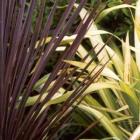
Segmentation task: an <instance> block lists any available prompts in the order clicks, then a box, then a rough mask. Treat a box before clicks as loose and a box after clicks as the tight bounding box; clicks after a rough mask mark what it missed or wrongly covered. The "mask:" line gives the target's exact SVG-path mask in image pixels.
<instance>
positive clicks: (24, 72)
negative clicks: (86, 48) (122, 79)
mask: <svg viewBox="0 0 140 140" xmlns="http://www.w3.org/2000/svg"><path fill="white" fill-rule="evenodd" d="M75 2H76V0H69V2H68V5H67V7H66V8H65V11H64V13H63V14H62V16H61V17H60V19H59V22H58V24H57V26H56V27H55V29H54V30H53V33H51V27H52V23H53V17H54V15H55V13H56V10H57V4H58V1H54V4H53V6H52V8H51V10H50V12H49V13H48V16H47V19H46V18H45V19H46V21H44V12H45V9H46V0H40V1H37V0H28V1H27V0H1V2H0V140H42V139H48V140H51V139H54V135H55V134H56V133H57V132H58V130H59V129H60V128H61V127H62V125H63V124H64V123H65V122H66V121H68V120H69V115H70V113H71V112H72V110H73V109H74V108H72V105H73V104H74V103H75V101H77V99H78V98H79V97H81V95H82V93H83V92H84V91H85V90H86V89H87V87H88V86H89V85H90V84H91V83H92V82H94V80H95V79H96V78H97V77H98V75H99V74H100V73H101V71H102V70H103V68H104V66H105V65H106V64H104V65H103V67H102V68H101V69H100V70H99V71H98V72H96V73H95V74H94V75H93V74H92V72H94V70H95V69H96V67H95V68H94V69H93V71H92V72H91V73H89V76H87V77H85V79H84V80H83V81H82V82H81V83H79V85H78V86H77V87H76V88H75V89H74V91H73V92H72V94H71V95H70V96H69V97H68V98H67V99H66V101H65V102H64V103H62V104H61V105H60V106H59V108H57V110H56V111H55V112H53V113H51V114H49V109H50V106H45V105H46V103H48V101H49V100H50V99H51V98H52V97H53V96H54V95H55V94H56V93H57V91H58V90H59V89H60V88H61V87H62V86H63V85H64V84H65V83H66V82H67V81H68V80H69V79H70V77H72V76H73V74H74V73H75V71H76V68H71V72H70V73H68V72H67V70H68V69H69V68H70V67H71V66H70V65H69V64H67V63H65V62H64V61H63V60H72V59H74V56H75V54H76V51H77V49H78V46H79V45H80V43H81V41H82V39H83V37H84V35H85V34H86V32H87V30H88V28H89V26H90V24H91V21H92V19H93V18H95V17H96V14H95V13H96V12H95V10H92V11H91V12H90V14H87V15H86V17H85V18H84V20H83V21H81V22H80V23H79V26H78V27H77V29H76V31H75V33H76V38H75V40H74V41H73V43H72V44H71V45H70V46H69V47H67V48H66V49H65V51H64V52H63V54H62V55H61V56H60V58H59V59H58V61H57V63H56V65H55V66H54V68H53V70H52V72H51V74H50V75H49V77H48V79H47V80H46V81H45V82H44V85H43V87H42V88H41V90H40V92H39V93H38V95H39V96H38V99H37V100H36V101H35V103H34V104H33V105H32V106H31V107H30V108H26V103H27V100H28V98H29V97H30V96H31V94H33V92H34V91H33V87H34V85H35V83H36V82H37V81H38V80H39V78H40V77H41V76H42V75H43V73H44V70H45V68H46V66H47V64H48V61H49V59H50V58H51V57H52V55H53V53H54V52H55V50H56V48H57V47H58V46H59V44H60V43H61V41H62V40H63V38H64V36H65V35H66V34H67V33H68V32H69V31H70V29H71V27H72V25H73V23H74V21H75V20H76V19H77V17H78V14H79V12H80V11H81V9H82V8H83V6H84V5H85V4H86V0H80V3H79V6H78V8H76V9H74V4H75ZM26 3H28V6H27V5H26ZM37 6H39V8H38V13H37V15H36V16H35V22H34V23H33V20H32V17H33V16H34V11H35V9H36V7H37ZM50 34H51V39H50V41H49V42H47V44H46V39H47V37H49V36H50ZM37 42H38V43H37ZM100 51H101V50H100ZM100 51H99V52H98V54H99V53H100ZM98 54H97V55H98ZM88 55H89V54H88ZM88 55H87V56H85V58H84V59H86V58H87V57H88ZM92 61H93V60H91V61H90V62H89V64H87V66H86V67H85V69H84V70H82V71H81V73H80V74H82V73H83V72H85V71H86V69H87V68H88V66H89V65H90V63H91V62H92ZM80 74H78V75H77V77H76V79H75V80H74V81H71V82H70V84H69V88H70V87H71V86H72V85H73V84H74V83H75V81H76V80H77V79H78V78H79V77H80ZM91 75H92V78H91ZM89 77H90V78H89ZM52 82H53V84H52ZM50 84H51V87H50ZM69 88H68V89H69ZM68 89H67V90H68ZM46 90H47V92H48V94H47V95H46V96H45V97H44V92H45V91H46ZM67 90H66V91H65V93H66V92H67ZM42 96H43V100H42ZM76 103H77V104H79V103H80V100H79V101H78V102H76Z"/></svg>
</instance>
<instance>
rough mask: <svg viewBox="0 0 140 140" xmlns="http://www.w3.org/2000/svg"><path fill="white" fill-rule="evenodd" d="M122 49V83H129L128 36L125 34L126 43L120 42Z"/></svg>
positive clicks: (129, 54) (129, 56)
mask: <svg viewBox="0 0 140 140" xmlns="http://www.w3.org/2000/svg"><path fill="white" fill-rule="evenodd" d="M122 49H123V56H124V81H125V82H126V83H130V77H131V52H130V45H129V34H127V37H126V41H125V42H123V41H122Z"/></svg>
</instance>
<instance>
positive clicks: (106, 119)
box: [78, 105, 125, 139]
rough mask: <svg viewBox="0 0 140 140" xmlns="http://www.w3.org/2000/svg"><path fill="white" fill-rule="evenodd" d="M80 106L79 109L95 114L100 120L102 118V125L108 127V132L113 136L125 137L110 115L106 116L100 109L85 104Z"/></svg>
mask: <svg viewBox="0 0 140 140" xmlns="http://www.w3.org/2000/svg"><path fill="white" fill-rule="evenodd" d="M78 107H79V109H81V110H83V111H85V112H87V113H90V114H91V115H92V116H94V117H96V118H97V119H98V120H100V122H101V123H102V125H103V126H104V127H105V128H106V130H107V131H108V133H110V135H111V136H113V137H116V138H119V139H125V136H124V134H123V133H122V132H121V131H120V129H119V128H118V127H117V126H116V125H114V124H113V123H112V122H111V121H110V118H109V117H106V116H105V115H104V114H103V113H101V112H100V111H98V110H96V109H93V108H91V107H88V106H85V105H79V106H78Z"/></svg>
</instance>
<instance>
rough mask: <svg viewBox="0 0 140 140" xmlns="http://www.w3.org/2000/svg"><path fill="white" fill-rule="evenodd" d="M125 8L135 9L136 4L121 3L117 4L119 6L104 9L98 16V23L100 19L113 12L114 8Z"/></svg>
mask: <svg viewBox="0 0 140 140" xmlns="http://www.w3.org/2000/svg"><path fill="white" fill-rule="evenodd" d="M123 8H133V9H135V8H136V7H135V6H132V5H128V4H121V5H117V6H113V7H111V8H108V9H105V10H104V11H102V12H101V13H100V15H99V16H98V18H97V19H96V23H98V22H99V21H101V20H102V19H103V18H104V17H105V16H106V15H108V14H109V13H111V12H112V11H114V10H118V9H123Z"/></svg>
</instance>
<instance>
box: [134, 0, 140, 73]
mask: <svg viewBox="0 0 140 140" xmlns="http://www.w3.org/2000/svg"><path fill="white" fill-rule="evenodd" d="M139 10H140V0H138V1H137V5H136V13H135V21H134V24H135V48H136V49H138V50H140V13H139ZM139 58H140V52H139V51H137V52H136V62H137V66H138V68H139V71H140V59H139Z"/></svg>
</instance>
